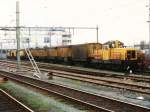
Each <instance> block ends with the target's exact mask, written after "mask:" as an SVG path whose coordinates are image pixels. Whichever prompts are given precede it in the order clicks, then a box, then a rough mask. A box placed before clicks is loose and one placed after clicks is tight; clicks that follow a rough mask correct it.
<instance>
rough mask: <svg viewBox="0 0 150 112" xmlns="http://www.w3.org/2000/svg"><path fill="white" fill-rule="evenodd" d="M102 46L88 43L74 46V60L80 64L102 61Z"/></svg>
mask: <svg viewBox="0 0 150 112" xmlns="http://www.w3.org/2000/svg"><path fill="white" fill-rule="evenodd" d="M101 49H102V44H100V43H88V44H80V45H73V46H72V60H73V61H78V62H88V63H89V62H92V61H94V60H98V59H101V57H100V54H99V53H100V50H101Z"/></svg>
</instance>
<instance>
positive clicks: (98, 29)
mask: <svg viewBox="0 0 150 112" xmlns="http://www.w3.org/2000/svg"><path fill="white" fill-rule="evenodd" d="M98 30H99V29H98V25H97V27H96V42H97V43H98Z"/></svg>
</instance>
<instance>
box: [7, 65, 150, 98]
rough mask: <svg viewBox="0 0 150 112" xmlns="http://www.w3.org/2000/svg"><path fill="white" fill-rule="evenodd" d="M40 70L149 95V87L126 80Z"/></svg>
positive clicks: (58, 75)
mask: <svg viewBox="0 0 150 112" xmlns="http://www.w3.org/2000/svg"><path fill="white" fill-rule="evenodd" d="M9 67H14V68H16V66H15V65H10V66H9ZM23 67H24V68H26V69H28V70H31V68H30V67H27V66H23ZM41 70H42V71H46V72H51V73H52V74H53V76H56V77H62V78H68V79H73V80H79V81H83V82H88V83H93V84H97V85H102V86H106V87H113V88H117V89H123V90H128V91H132V92H136V93H142V94H147V95H150V85H149V86H145V85H139V84H135V83H129V82H126V80H124V79H123V80H114V79H113V80H112V79H107V78H104V77H99V76H92V75H84V74H77V73H70V72H64V71H58V70H49V69H41Z"/></svg>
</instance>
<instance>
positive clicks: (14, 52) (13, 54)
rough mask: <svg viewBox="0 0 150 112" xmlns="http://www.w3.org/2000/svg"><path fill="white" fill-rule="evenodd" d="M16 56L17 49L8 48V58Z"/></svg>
mask: <svg viewBox="0 0 150 112" xmlns="http://www.w3.org/2000/svg"><path fill="white" fill-rule="evenodd" d="M16 56H17V52H16V50H8V52H7V58H9V59H16Z"/></svg>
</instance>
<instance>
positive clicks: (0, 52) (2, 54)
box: [0, 49, 7, 59]
mask: <svg viewBox="0 0 150 112" xmlns="http://www.w3.org/2000/svg"><path fill="white" fill-rule="evenodd" d="M6 58H7V50H4V49H0V59H6Z"/></svg>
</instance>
